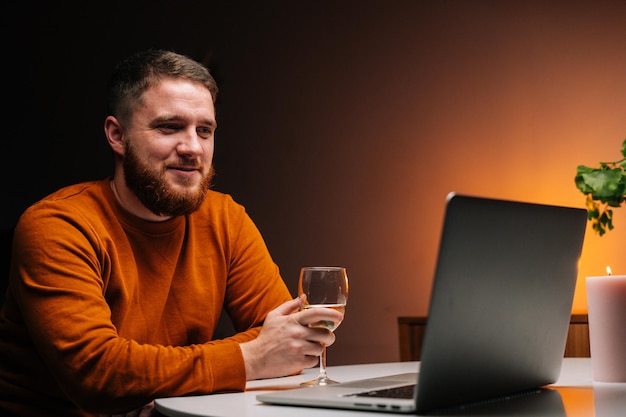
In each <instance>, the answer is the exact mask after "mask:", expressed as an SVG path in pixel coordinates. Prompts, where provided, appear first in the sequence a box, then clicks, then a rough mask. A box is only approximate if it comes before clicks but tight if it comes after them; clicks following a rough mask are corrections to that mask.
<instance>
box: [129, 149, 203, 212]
mask: <svg viewBox="0 0 626 417" xmlns="http://www.w3.org/2000/svg"><path fill="white" fill-rule="evenodd" d="M123 167H124V176H125V178H126V186H127V187H128V188H129V189H130V190H131V191H132V192H133V193H134V194H135V195H136V196H137V198H139V201H141V203H142V204H143V205H144V206H146V207H147V208H148V209H149V210H150V211H152V212H153V213H154V214H156V215H159V216H180V215H185V214H191V213H193V212H194V211H196V210H198V208H199V207H200V205H201V204H202V202H203V201H204V198H205V196H206V193H207V191H208V190H209V188H210V187H211V181H212V180H213V175H214V171H213V166H211V168H210V170H209V174H208V175H207V176H206V177H204V178H203V179H202V182H201V184H200V188H199V189H198V191H194V192H186V193H177V192H174V191H172V190H171V189H170V188H169V186H168V184H167V182H166V180H165V179H164V178H163V176H162V175H161V173H159V172H157V173H155V172H152V171H150V169H149V168H148V167H147V166H146V165H144V164H143V163H142V162H141V161H140V160H139V158H138V156H137V154H136V153H135V151H134V150H133V148H132V146H130V144H129V143H128V142H126V146H125V156H124V162H123Z"/></svg>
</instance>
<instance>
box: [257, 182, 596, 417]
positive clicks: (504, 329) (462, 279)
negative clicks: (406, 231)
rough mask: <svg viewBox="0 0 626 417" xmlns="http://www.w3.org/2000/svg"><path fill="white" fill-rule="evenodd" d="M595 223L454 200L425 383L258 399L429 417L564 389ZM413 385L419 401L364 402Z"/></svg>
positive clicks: (526, 207) (501, 203)
mask: <svg viewBox="0 0 626 417" xmlns="http://www.w3.org/2000/svg"><path fill="white" fill-rule="evenodd" d="M586 222H587V213H586V210H584V209H576V208H568V207H559V206H548V205H540V204H531V203H522V202H514V201H506V200H496V199H488V198H480V197H470V196H464V195H457V194H454V193H453V194H449V195H448V198H447V202H446V212H445V218H444V225H443V231H442V235H441V241H440V249H439V258H438V263H437V269H436V273H435V279H434V284H433V289H432V293H431V300H430V307H429V308H430V311H429V317H428V324H427V326H426V333H425V336H424V341H423V345H422V353H421V364H420V370H419V380H418V379H417V375H393V376H388V377H386V378H378V379H369V380H362V381H352V382H346V383H342V384H337V385H329V386H327V387H315V388H301V389H292V390H281V391H273V392H267V393H261V394H259V395H257V397H256V398H257V399H258V400H259V401H262V402H267V403H270V404H282V405H297V406H308V407H330V408H348V409H356V410H370V411H371V410H376V411H380V412H392V413H400V412H404V413H408V412H412V413H416V412H417V413H419V414H423V413H431V412H432V411H434V410H436V409H446V408H454V407H456V406H460V405H463V406H465V405H468V404H474V403H481V402H483V401H487V402H488V403H491V402H492V401H491V400H492V399H494V398H497V397H502V396H509V395H511V394H515V393H517V392H524V391H533V392H534V391H536V390H535V388H537V387H540V386H542V385H546V384H550V383H552V382H555V381H556V380H557V378H558V376H559V373H560V369H561V364H562V360H563V354H564V352H565V342H566V338H567V331H568V325H569V320H570V314H571V307H572V301H573V295H574V288H575V285H576V278H577V274H578V271H577V269H578V260H579V258H580V253H581V251H582V243H583V238H584V233H585V228H586ZM416 279H417V278H416ZM400 377H407V378H408V379H407V378H402V380H400V379H401V378H400ZM383 380H384V381H383ZM410 381H412V382H417V390H415V393H416V395H415V394H414V398H413V399H398V398H385V399H383V398H363V397H359V396H355V395H354V394H357V393H362V392H363V391H364V390H365V387H367V388H368V389H374V385H375V386H376V388H375V389H378V390H380V389H383V388H387V387H390V386H392V385H393V386H398V385H402V384H406V383H408V382H410ZM511 396H512V397H513V398H518V397H519V396H515V395H511ZM522 396H525V394H524V395H522ZM536 402H537V401H533V403H536ZM540 402H541V401H540ZM520 410H521V409H520ZM518 411H519V410H518ZM514 415H520V414H519V413H514ZM557 415H558V414H557Z"/></svg>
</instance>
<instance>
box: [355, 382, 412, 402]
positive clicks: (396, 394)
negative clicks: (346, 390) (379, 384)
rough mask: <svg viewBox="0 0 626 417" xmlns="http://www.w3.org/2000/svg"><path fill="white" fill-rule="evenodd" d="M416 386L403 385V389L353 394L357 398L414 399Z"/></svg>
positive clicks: (396, 388) (395, 388)
mask: <svg viewBox="0 0 626 417" xmlns="http://www.w3.org/2000/svg"><path fill="white" fill-rule="evenodd" d="M414 389H415V384H410V385H403V386H401V387H394V388H386V389H381V390H376V391H367V392H361V393H358V394H353V396H355V397H376V398H407V399H411V398H413V391H414Z"/></svg>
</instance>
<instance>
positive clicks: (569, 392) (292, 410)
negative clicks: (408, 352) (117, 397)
mask: <svg viewBox="0 0 626 417" xmlns="http://www.w3.org/2000/svg"><path fill="white" fill-rule="evenodd" d="M419 365H420V364H419V362H388V363H375V364H361V365H344V366H330V367H328V374H329V375H330V376H331V377H333V379H336V380H339V381H350V380H357V379H363V378H370V377H377V376H385V375H392V374H397V373H404V372H415V371H418V370H419ZM316 373H317V368H312V369H306V370H305V371H304V372H303V373H302V374H300V375H295V376H290V377H284V378H273V379H265V380H257V381H250V382H248V384H247V385H246V391H245V392H237V393H227V394H212V395H200V396H189V397H172V398H161V399H157V400H156V401H155V407H156V409H157V410H158V411H159V412H160V413H162V414H165V415H166V416H170V417H192V416H193V417H200V416H212V417H247V416H250V417H252V416H254V417H264V416H271V417H280V416H297V417H313V416H315V417H325V416H340V417H363V416H365V415H372V416H374V415H375V416H378V417H381V416H384V415H385V414H382V413H377V412H367V411H349V410H332V409H321V408H307V407H291V406H277V405H268V404H263V403H260V402H259V401H257V400H256V396H257V394H259V393H260V392H263V391H273V390H281V389H291V388H299V383H300V382H303V381H306V380H309V379H312V378H313V377H314V376H315V375H316ZM548 388H551V389H554V390H556V391H557V392H558V393H559V394H560V397H561V400H562V403H563V407H562V408H563V411H562V412H558V413H557V414H556V415H558V416H563V417H590V416H595V417H623V416H626V383H600V382H594V381H593V380H592V374H591V360H590V359H589V358H565V359H564V360H563V367H562V370H561V376H560V377H559V379H558V381H557V382H556V383H554V384H552V385H549V386H548ZM455 415H464V414H455ZM471 415H480V414H476V413H474V414H471ZM511 415H519V414H511ZM523 415H529V416H530V415H532V416H545V415H550V416H553V415H555V414H553V413H552V412H551V413H549V414H546V413H545V412H542V411H537V412H533V413H531V414H528V413H524V414H523Z"/></svg>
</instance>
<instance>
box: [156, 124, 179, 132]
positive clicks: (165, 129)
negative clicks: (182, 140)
mask: <svg viewBox="0 0 626 417" xmlns="http://www.w3.org/2000/svg"><path fill="white" fill-rule="evenodd" d="M180 129H181V128H180V126H178V125H171V124H168V125H160V126H159V130H161V131H162V132H165V133H168V132H169V133H173V132H177V131H179V130H180Z"/></svg>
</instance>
